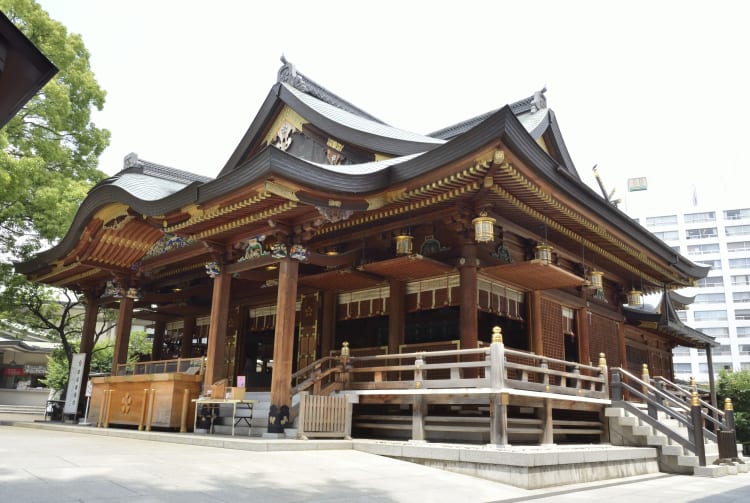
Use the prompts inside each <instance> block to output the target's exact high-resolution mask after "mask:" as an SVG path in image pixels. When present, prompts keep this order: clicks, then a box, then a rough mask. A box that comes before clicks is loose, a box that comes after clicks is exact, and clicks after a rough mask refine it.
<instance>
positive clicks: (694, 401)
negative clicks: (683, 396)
mask: <svg viewBox="0 0 750 503" xmlns="http://www.w3.org/2000/svg"><path fill="white" fill-rule="evenodd" d="M700 404H701V403H700V401H699V400H698V392H697V391H693V392H692V393H690V405H692V406H693V407H695V406H696V405H700Z"/></svg>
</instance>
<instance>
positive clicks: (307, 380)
mask: <svg viewBox="0 0 750 503" xmlns="http://www.w3.org/2000/svg"><path fill="white" fill-rule="evenodd" d="M292 384H293V388H292V394H295V393H297V392H300V391H310V392H312V393H313V394H321V391H322V390H324V389H326V390H328V392H330V391H332V390H338V389H348V390H414V389H422V390H424V389H455V388H475V389H483V390H485V391H486V392H490V393H492V392H494V393H499V392H501V391H503V390H505V389H515V390H525V391H535V392H545V393H553V394H557V395H566V396H579V397H589V398H598V399H605V400H606V399H608V398H609V389H608V378H607V368H606V364H603V365H600V366H597V367H595V366H591V365H583V364H579V363H573V362H568V361H565V360H558V359H555V358H549V357H545V356H540V355H535V354H533V353H529V352H525V351H519V350H514V349H506V348H505V347H504V345H503V344H502V342H495V343H492V344H490V345H489V346H487V347H482V348H476V349H456V350H445V351H430V352H422V351H420V352H415V353H395V354H381V355H370V356H348V355H344V356H338V357H326V358H323V359H321V360H318V361H316V362H314V363H313V364H311V365H309V366H307V367H305V368H303V369H300V370H299V371H298V372H296V373H295V374H293V376H292ZM325 394H327V393H325Z"/></svg>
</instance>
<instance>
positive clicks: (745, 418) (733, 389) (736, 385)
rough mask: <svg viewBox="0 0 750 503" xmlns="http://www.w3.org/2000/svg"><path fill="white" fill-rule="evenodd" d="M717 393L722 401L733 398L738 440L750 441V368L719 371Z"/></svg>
mask: <svg viewBox="0 0 750 503" xmlns="http://www.w3.org/2000/svg"><path fill="white" fill-rule="evenodd" d="M717 393H718V395H719V396H720V397H721V403H723V402H724V400H725V399H726V398H730V399H731V400H732V406H733V407H734V423H735V429H736V430H737V441H739V442H750V370H742V371H739V372H732V371H729V370H722V371H721V372H719V387H718V389H717Z"/></svg>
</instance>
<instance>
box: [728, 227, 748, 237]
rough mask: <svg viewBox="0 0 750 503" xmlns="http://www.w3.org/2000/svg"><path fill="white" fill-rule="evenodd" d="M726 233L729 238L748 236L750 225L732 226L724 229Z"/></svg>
mask: <svg viewBox="0 0 750 503" xmlns="http://www.w3.org/2000/svg"><path fill="white" fill-rule="evenodd" d="M724 233H725V234H726V235H727V236H747V235H750V225H730V226H728V227H724Z"/></svg>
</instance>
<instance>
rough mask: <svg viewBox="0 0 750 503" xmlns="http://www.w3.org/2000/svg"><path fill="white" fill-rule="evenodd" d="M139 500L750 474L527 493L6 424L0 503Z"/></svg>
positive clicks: (484, 498) (451, 494) (434, 497)
mask: <svg viewBox="0 0 750 503" xmlns="http://www.w3.org/2000/svg"><path fill="white" fill-rule="evenodd" d="M100 431H101V430H100ZM144 438H145V437H144ZM160 438H162V437H160ZM318 448H319V449H320V447H318ZM135 501H137V502H171V501H174V502H180V503H194V502H195V503H203V502H239V501H242V502H246V501H250V502H254V501H258V502H265V501H269V502H270V501H273V502H275V503H285V502H357V501H375V502H378V501H381V502H407V501H408V502H414V501H419V502H452V503H455V502H459V503H472V502H521V501H533V502H553V501H554V502H556V503H567V502H573V501H575V502H576V503H581V502H588V501H597V502H600V501H601V502H607V503H613V502H628V503H633V502H634V501H636V502H638V503H655V502H667V503H682V502H700V503H725V502H726V503H729V502H738V503H739V502H743V503H744V502H748V501H750V474H740V475H735V476H729V477H722V478H717V479H707V478H698V477H688V476H677V475H664V474H656V475H651V476H645V477H634V478H628V479H620V480H617V481H614V482H613V481H609V482H600V483H592V484H581V485H577V486H564V487H560V488H554V489H545V490H536V491H527V490H524V489H519V488H516V487H512V486H506V485H503V484H498V483H495V482H491V481H487V480H483V479H478V478H473V477H470V476H465V475H459V474H456V473H450V472H446V471H442V470H438V469H433V468H427V467H424V466H421V465H416V464H412V463H408V462H405V461H400V460H395V459H390V458H384V457H380V456H375V455H372V454H366V453H363V452H359V451H354V450H346V449H344V450H325V449H321V450H308V451H275V452H253V451H244V450H236V449H222V448H217V447H206V446H199V445H189V444H177V443H171V442H168V441H148V440H143V439H140V438H123V437H117V436H107V435H101V434H97V435H91V434H86V433H74V432H67V431H54V430H47V429H30V428H25V427H19V426H0V502H13V503H26V502H55V503H68V502H84V503H92V502H108V503H118V502H128V503H130V502H135Z"/></svg>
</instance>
